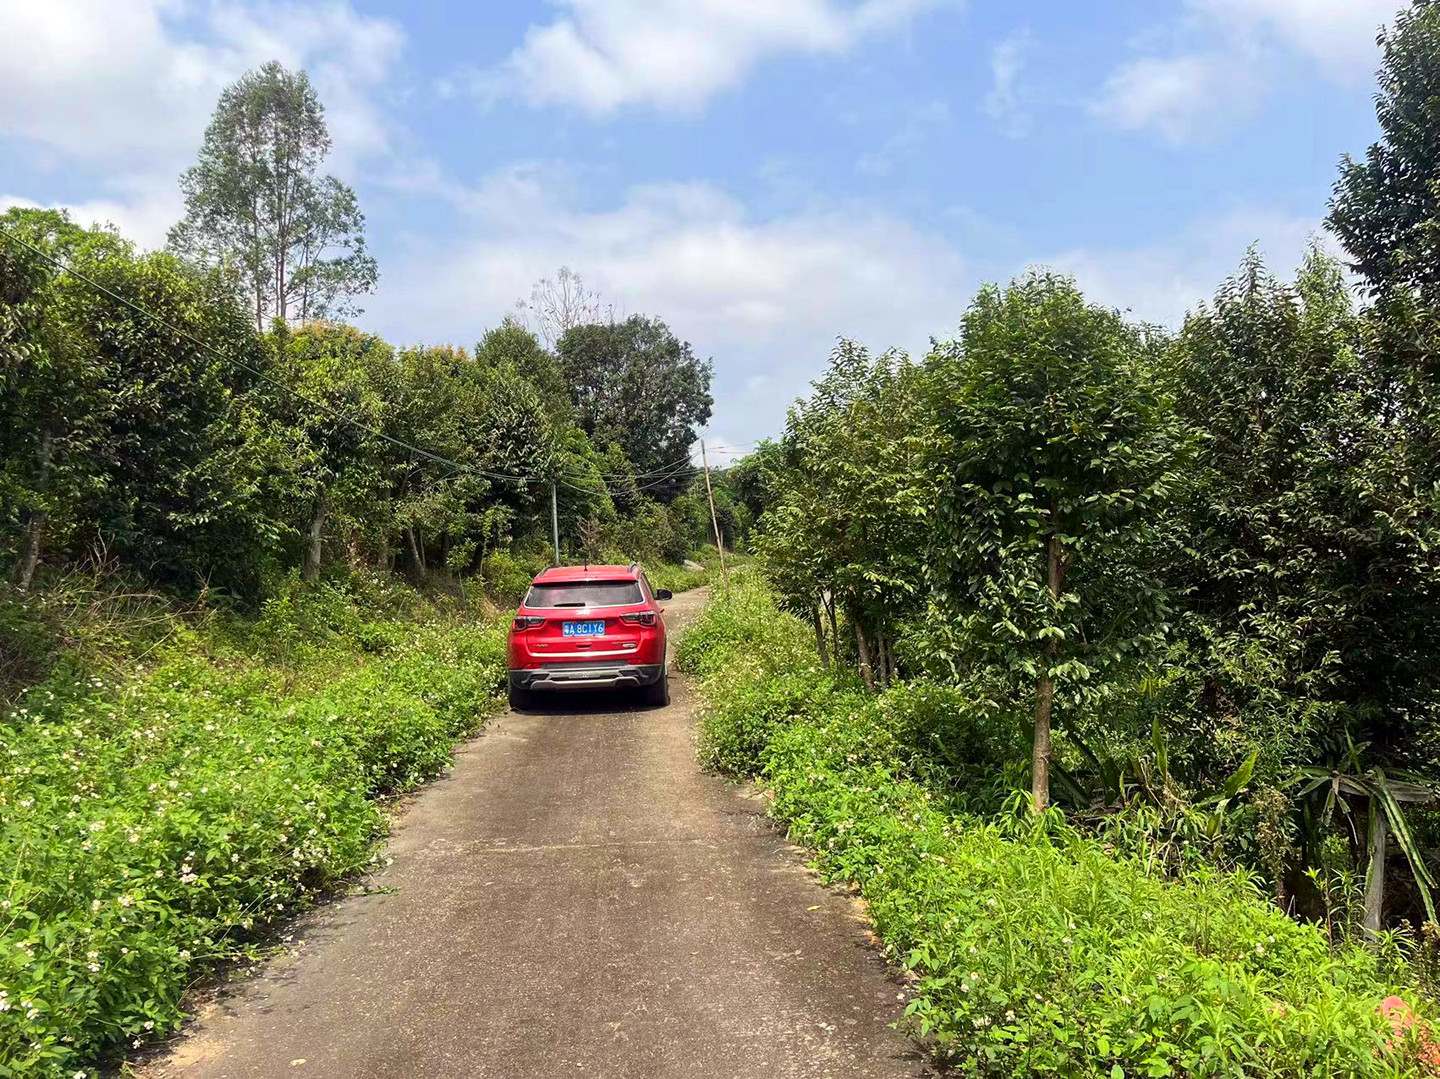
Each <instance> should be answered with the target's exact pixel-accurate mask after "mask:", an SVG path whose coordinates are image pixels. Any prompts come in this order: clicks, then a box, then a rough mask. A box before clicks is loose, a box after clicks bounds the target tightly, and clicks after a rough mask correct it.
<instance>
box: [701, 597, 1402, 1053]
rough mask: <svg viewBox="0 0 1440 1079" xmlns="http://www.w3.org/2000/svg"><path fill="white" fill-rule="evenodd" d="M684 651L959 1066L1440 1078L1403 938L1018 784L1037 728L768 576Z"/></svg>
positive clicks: (719, 746) (713, 721) (917, 1012)
mask: <svg viewBox="0 0 1440 1079" xmlns="http://www.w3.org/2000/svg"><path fill="white" fill-rule="evenodd" d="M679 658H680V663H681V666H682V668H683V669H684V670H687V671H690V672H692V673H694V674H696V675H697V676H699V678H700V679H701V685H702V693H703V698H704V701H705V711H704V719H703V732H702V734H703V739H702V745H701V755H702V759H704V760H705V761H706V762H708V763H709V764H711V765H713V766H716V767H719V768H722V769H724V770H726V771H729V772H731V773H733V774H739V775H751V776H757V777H758V778H759V779H760V781H761V783H762V785H763V786H764V787H765V788H766V790H767V792H768V794H769V802H768V805H769V812H770V813H771V815H772V816H774V817H775V818H776V819H777V820H778V821H780V822H781V823H782V824H784V825H785V826H786V827H787V828H788V829H789V832H790V834H791V836H792V837H793V838H794V839H795V840H796V841H797V842H800V843H803V844H805V845H806V846H808V847H809V848H811V850H812V851H813V852H814V854H815V861H816V864H817V866H818V867H819V868H820V870H821V871H822V873H823V874H824V875H825V877H826V879H827V880H830V881H838V882H844V883H847V884H849V885H852V886H854V887H855V888H856V890H857V891H858V893H859V895H860V896H861V897H862V898H863V899H864V900H865V902H866V905H867V909H868V911H869V914H870V917H871V918H872V920H873V922H874V924H875V928H876V931H877V933H878V934H879V936H880V937H881V939H882V941H883V942H884V948H885V952H886V954H887V955H888V956H889V957H890V958H891V959H892V960H893V961H894V962H895V963H896V964H897V965H899V966H901V967H904V968H905V969H907V970H909V971H912V972H913V973H914V975H915V976H916V981H915V983H914V986H913V990H912V995H911V999H910V1000H909V1002H908V1004H907V1006H906V1009H905V1014H906V1016H907V1017H908V1018H907V1025H908V1027H909V1028H910V1029H911V1030H912V1031H913V1032H914V1033H915V1034H916V1035H917V1036H919V1037H921V1038H922V1039H923V1040H924V1041H925V1042H926V1043H927V1044H929V1045H931V1046H932V1047H933V1048H934V1049H935V1050H936V1051H937V1052H938V1054H939V1055H940V1056H941V1057H942V1058H943V1059H944V1060H946V1061H948V1062H950V1063H951V1064H953V1065H954V1066H955V1068H956V1069H957V1071H958V1073H959V1074H974V1075H994V1076H1011V1075H1065V1076H1105V1077H1111V1076H1115V1077H1119V1076H1207V1075H1208V1076H1240V1075H1245V1076H1297V1077H1298V1076H1313V1075H1332V1076H1372V1075H1373V1076H1403V1075H1423V1074H1429V1071H1428V1070H1427V1068H1426V1067H1425V1065H1423V1064H1422V1059H1428V1058H1425V1053H1426V1047H1425V1046H1424V1045H1422V1044H1421V1041H1420V1036H1419V1028H1418V1027H1411V1028H1410V1029H1409V1032H1408V1033H1407V1034H1397V1033H1396V1028H1395V1027H1394V1026H1392V1025H1391V1023H1390V1022H1389V1021H1388V1020H1387V1019H1386V1018H1384V1017H1383V1016H1382V1014H1381V1009H1380V1006H1381V1003H1382V1001H1384V1000H1386V999H1387V998H1389V997H1392V996H1396V995H1397V994H1399V995H1401V996H1402V997H1403V998H1405V999H1406V1000H1407V1001H1409V1002H1412V1003H1418V1002H1419V1001H1421V1000H1422V999H1423V996H1424V994H1423V991H1422V989H1423V987H1422V986H1421V985H1420V984H1419V983H1418V978H1419V975H1418V972H1417V971H1416V970H1415V969H1414V968H1413V967H1412V966H1411V965H1410V964H1408V963H1407V962H1406V960H1405V958H1404V953H1405V948H1404V947H1403V946H1402V944H1401V942H1400V941H1399V940H1398V939H1396V938H1394V937H1386V938H1384V939H1383V940H1382V941H1381V942H1380V944H1379V946H1377V947H1367V946H1366V944H1365V942H1364V941H1362V939H1361V938H1360V936H1359V934H1358V933H1356V932H1352V931H1350V929H1349V927H1347V926H1345V925H1343V924H1340V923H1338V922H1329V923H1327V922H1320V923H1314V924H1306V923H1302V922H1298V921H1296V920H1294V919H1292V918H1290V917H1288V916H1287V915H1286V914H1285V912H1284V911H1283V910H1281V909H1280V907H1278V906H1277V905H1276V904H1275V903H1274V902H1273V900H1272V899H1271V898H1270V897H1269V896H1268V894H1267V890H1266V888H1265V887H1264V885H1263V882H1261V881H1260V880H1258V879H1257V878H1256V876H1255V875H1253V874H1250V873H1246V872H1244V871H1241V870H1238V869H1235V868H1225V867H1222V866H1219V865H1216V864H1214V863H1212V862H1210V861H1208V860H1206V859H1204V858H1203V857H1194V858H1190V857H1187V858H1185V859H1183V860H1182V863H1181V864H1180V865H1179V866H1172V865H1170V864H1169V863H1167V862H1166V861H1165V860H1163V859H1159V858H1156V857H1153V856H1152V852H1151V851H1150V850H1149V849H1148V847H1147V846H1146V845H1145V844H1143V843H1142V844H1140V845H1139V847H1138V848H1137V849H1133V850H1126V849H1124V848H1123V847H1122V846H1120V845H1117V844H1116V843H1115V842H1113V841H1109V840H1107V838H1105V837H1103V836H1099V835H1095V834H1093V833H1087V832H1086V831H1085V830H1082V829H1080V828H1077V827H1075V826H1073V825H1072V824H1070V823H1067V821H1066V818H1065V816H1064V814H1063V813H1061V812H1060V811H1059V809H1057V808H1052V809H1050V810H1048V811H1047V812H1045V813H1043V814H1039V815H1037V814H1035V813H1034V812H1033V811H1032V810H1031V808H1030V803H1029V800H1028V796H1027V795H1024V794H1021V795H1018V796H1014V795H1009V794H1008V793H1007V784H1006V776H1007V764H1008V762H1009V761H1010V759H1011V755H1012V754H1013V752H1014V751H1015V749H1016V746H1017V742H1018V739H1017V737H1016V734H1015V732H1013V731H1011V730H1010V729H1009V728H1008V727H1006V726H1005V725H1003V724H1000V725H997V724H993V723H990V722H989V721H987V720H986V718H985V717H984V716H983V714H981V713H980V712H979V711H978V710H977V709H976V708H974V707H973V704H972V702H971V701H970V699H969V698H968V697H967V696H966V694H965V693H964V692H962V691H957V690H956V689H955V688H953V687H950V686H946V685H942V684H937V683H934V682H931V681H927V680H919V679H916V680H906V681H897V682H896V683H895V684H893V685H892V686H891V687H890V688H889V689H887V690H885V691H884V692H882V693H875V692H872V691H871V690H869V689H867V688H866V687H865V685H864V683H863V681H862V680H861V679H860V677H859V676H858V674H856V673H854V672H853V671H846V670H840V669H837V668H836V667H834V666H833V665H830V666H827V665H826V664H824V663H822V661H821V658H820V657H819V655H818V654H817V653H816V651H815V645H814V638H813V634H812V633H811V629H810V627H808V626H806V625H805V624H804V622H802V621H801V620H800V619H798V618H796V617H795V616H794V615H791V614H787V613H784V612H782V611H780V610H779V609H778V608H777V607H776V606H775V602H774V597H773V596H772V594H771V593H770V591H769V589H768V588H767V586H766V585H765V584H764V582H763V581H762V580H761V579H760V578H758V577H757V576H756V575H754V574H753V573H750V572H748V571H747V572H746V573H744V574H742V575H741V576H740V577H739V579H738V580H737V582H736V584H735V585H734V586H733V587H732V589H731V591H730V592H729V593H728V594H725V595H718V594H717V596H716V597H715V598H714V599H712V601H711V603H710V604H709V606H708V607H707V608H706V610H705V611H704V612H703V613H702V614H701V616H700V617H699V619H698V620H697V621H696V623H695V624H694V626H693V627H692V628H691V629H690V630H689V631H688V632H687V634H686V635H685V637H684V640H683V642H682V644H681V646H680V652H679ZM1008 774H1009V775H1010V776H1011V777H1012V778H1013V777H1014V775H1015V773H1014V772H1013V771H1010V772H1008ZM1194 853H1195V854H1197V855H1198V854H1199V853H1200V852H1198V851H1196V852H1194ZM1405 1014H1407V1015H1413V1014H1414V1013H1413V1012H1406V1013H1405ZM1421 1014H1429V1013H1428V1012H1424V1011H1423V1010H1422V1012H1421Z"/></svg>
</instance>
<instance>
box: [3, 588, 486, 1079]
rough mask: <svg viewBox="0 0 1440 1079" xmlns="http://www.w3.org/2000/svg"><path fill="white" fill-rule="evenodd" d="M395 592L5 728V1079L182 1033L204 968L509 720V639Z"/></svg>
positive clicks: (83, 682) (121, 680)
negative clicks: (392, 804) (487, 727)
mask: <svg viewBox="0 0 1440 1079" xmlns="http://www.w3.org/2000/svg"><path fill="white" fill-rule="evenodd" d="M396 595H397V593H396V592H394V591H393V590H392V592H391V595H390V597H389V599H390V601H391V602H389V604H388V609H384V607H385V606H387V605H382V609H381V610H379V611H377V610H375V609H373V608H370V609H367V608H366V607H364V606H362V605H361V604H360V603H357V601H356V599H355V598H353V597H352V596H350V595H347V594H345V593H343V592H340V591H337V590H334V589H331V588H329V587H328V586H321V587H319V588H317V589H314V590H312V591H310V592H308V593H303V594H301V593H291V594H289V595H287V596H285V597H282V598H281V599H278V600H276V601H272V603H270V604H269V605H268V606H267V608H266V611H265V614H264V617H262V618H261V619H260V620H259V622H258V623H251V624H246V623H239V622H223V621H215V620H211V621H210V622H209V623H206V624H202V625H201V626H200V627H199V628H196V627H195V626H194V624H193V623H192V622H191V621H189V620H179V619H172V620H171V623H172V624H171V625H170V627H169V632H168V633H166V634H159V635H152V636H154V637H155V638H156V640H155V641H153V642H152V643H151V644H150V645H148V646H147V648H148V654H147V655H146V656H145V658H144V659H143V660H142V661H140V662H139V663H138V664H137V665H136V666H133V667H131V668H129V669H128V670H119V671H117V670H111V669H106V666H104V665H102V664H98V663H96V662H93V661H84V662H76V661H74V660H71V661H67V662H61V663H59V664H58V665H57V666H56V667H55V669H54V670H53V671H52V673H51V674H50V675H49V677H47V678H45V679H44V680H43V681H41V682H39V683H38V684H36V685H34V686H32V687H31V688H30V689H29V690H28V692H26V693H25V694H24V695H23V696H21V697H20V698H19V699H17V700H16V701H15V702H14V704H13V707H11V708H9V709H7V710H6V712H5V714H4V716H3V723H0V755H3V760H4V767H3V770H0V857H3V858H4V859H5V866H4V874H5V878H6V879H5V883H4V884H3V886H0V887H3V899H0V988H3V996H0V1075H51V1074H61V1073H63V1074H66V1075H69V1074H73V1071H74V1070H75V1067H76V1065H77V1064H83V1063H84V1062H87V1061H89V1060H92V1059H94V1058H95V1057H96V1056H97V1055H98V1054H100V1053H102V1052H104V1051H105V1050H106V1049H108V1048H109V1047H111V1046H115V1045H118V1044H128V1043H130V1042H132V1041H136V1040H137V1039H139V1040H143V1039H147V1038H150V1037H153V1036H155V1035H158V1034H162V1033H165V1032H168V1031H169V1030H172V1029H173V1028H174V1027H175V1026H176V1025H177V1023H178V1022H179V1020H180V1018H181V1000H182V997H183V994H184V991H185V988H186V986H187V985H188V984H189V983H190V982H191V981H192V980H193V979H194V977H195V976H196V974H197V972H198V971H199V970H201V969H203V968H204V967H205V966H206V965H208V964H213V963H214V962H216V961H218V960H222V959H226V958H233V957H237V956H241V955H245V954H248V953H249V952H250V951H251V950H252V947H253V943H254V942H255V941H258V940H260V939H262V936H263V933H264V931H265V929H266V928H267V925H268V924H270V923H273V922H274V921H275V920H276V919H279V918H282V917H285V916H288V915H290V914H292V913H293V912H294V911H295V910H296V909H297V908H300V907H303V906H304V905H306V904H307V903H309V902H311V901H313V899H314V898H315V897H316V896H317V895H319V894H320V893H322V892H323V891H324V890H325V889H326V888H327V887H330V886H332V885H333V884H335V883H336V882H337V881H339V880H341V879H342V878H344V877H345V876H347V875H349V874H351V873H354V872H355V871H357V870H359V869H361V868H362V867H364V866H365V865H366V864H367V863H368V862H369V860H370V859H371V858H372V856H373V851H374V847H373V841H374V839H375V838H376V837H377V836H379V835H380V834H382V833H383V831H384V829H385V817H384V815H383V813H382V811H381V808H380V806H379V805H378V800H379V799H382V798H384V797H385V796H388V795H392V794H395V793H397V792H400V791H404V790H406V789H409V788H411V787H413V786H414V785H415V784H417V783H419V782H421V781H422V780H424V779H425V778H427V777H429V776H432V775H434V774H435V773H436V772H438V771H439V770H440V769H442V768H443V767H444V766H445V765H446V764H447V762H448V761H449V759H450V752H451V749H452V748H453V746H454V744H455V742H456V741H457V740H458V739H459V738H461V737H463V736H464V735H466V734H467V733H469V732H470V731H472V730H474V729H475V728H476V727H477V726H478V725H479V724H480V723H481V722H482V721H483V719H484V717H485V716H486V715H488V714H490V713H491V712H493V711H494V710H495V709H496V708H497V707H498V706H499V702H500V700H501V696H500V691H501V688H502V686H503V676H504V623H503V620H498V619H494V618H492V619H490V620H489V621H485V622H478V623H477V622H473V621H467V620H465V619H464V618H462V617H460V616H458V615H456V614H455V613H453V612H452V613H449V614H447V613H445V612H442V611H440V610H438V609H435V608H428V607H427V606H426V605H424V604H422V603H419V602H417V601H416V600H415V599H414V598H413V597H412V598H411V599H410V600H408V601H403V600H402V601H401V602H398V603H397V602H394V601H395V597H396ZM93 658H95V657H92V660H93Z"/></svg>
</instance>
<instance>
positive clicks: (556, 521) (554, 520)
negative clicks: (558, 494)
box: [550, 480, 560, 566]
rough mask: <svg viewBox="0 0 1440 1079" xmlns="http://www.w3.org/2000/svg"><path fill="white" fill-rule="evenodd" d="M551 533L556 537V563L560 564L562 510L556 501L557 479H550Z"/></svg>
mask: <svg viewBox="0 0 1440 1079" xmlns="http://www.w3.org/2000/svg"><path fill="white" fill-rule="evenodd" d="M550 534H551V536H553V537H554V539H555V564H556V565H557V566H558V565H559V564H560V510H559V508H558V506H557V504H556V501H555V481H554V480H551V481H550Z"/></svg>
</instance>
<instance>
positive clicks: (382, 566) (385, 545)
mask: <svg viewBox="0 0 1440 1079" xmlns="http://www.w3.org/2000/svg"><path fill="white" fill-rule="evenodd" d="M375 568H376V569H378V570H380V571H381V572H382V573H385V572H388V571H389V569H390V533H389V532H382V533H380V550H379V551H378V552H377V553H376V555H375Z"/></svg>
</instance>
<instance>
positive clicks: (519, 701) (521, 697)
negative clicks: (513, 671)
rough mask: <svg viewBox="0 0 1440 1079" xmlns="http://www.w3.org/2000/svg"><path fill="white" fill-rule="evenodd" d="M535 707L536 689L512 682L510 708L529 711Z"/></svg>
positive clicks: (513, 710)
mask: <svg viewBox="0 0 1440 1079" xmlns="http://www.w3.org/2000/svg"><path fill="white" fill-rule="evenodd" d="M534 707H535V691H534V690H531V689H526V688H525V687H523V686H517V685H515V683H513V682H512V683H510V710H511V711H512V712H528V711H529V710H530V709H532V708H534Z"/></svg>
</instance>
